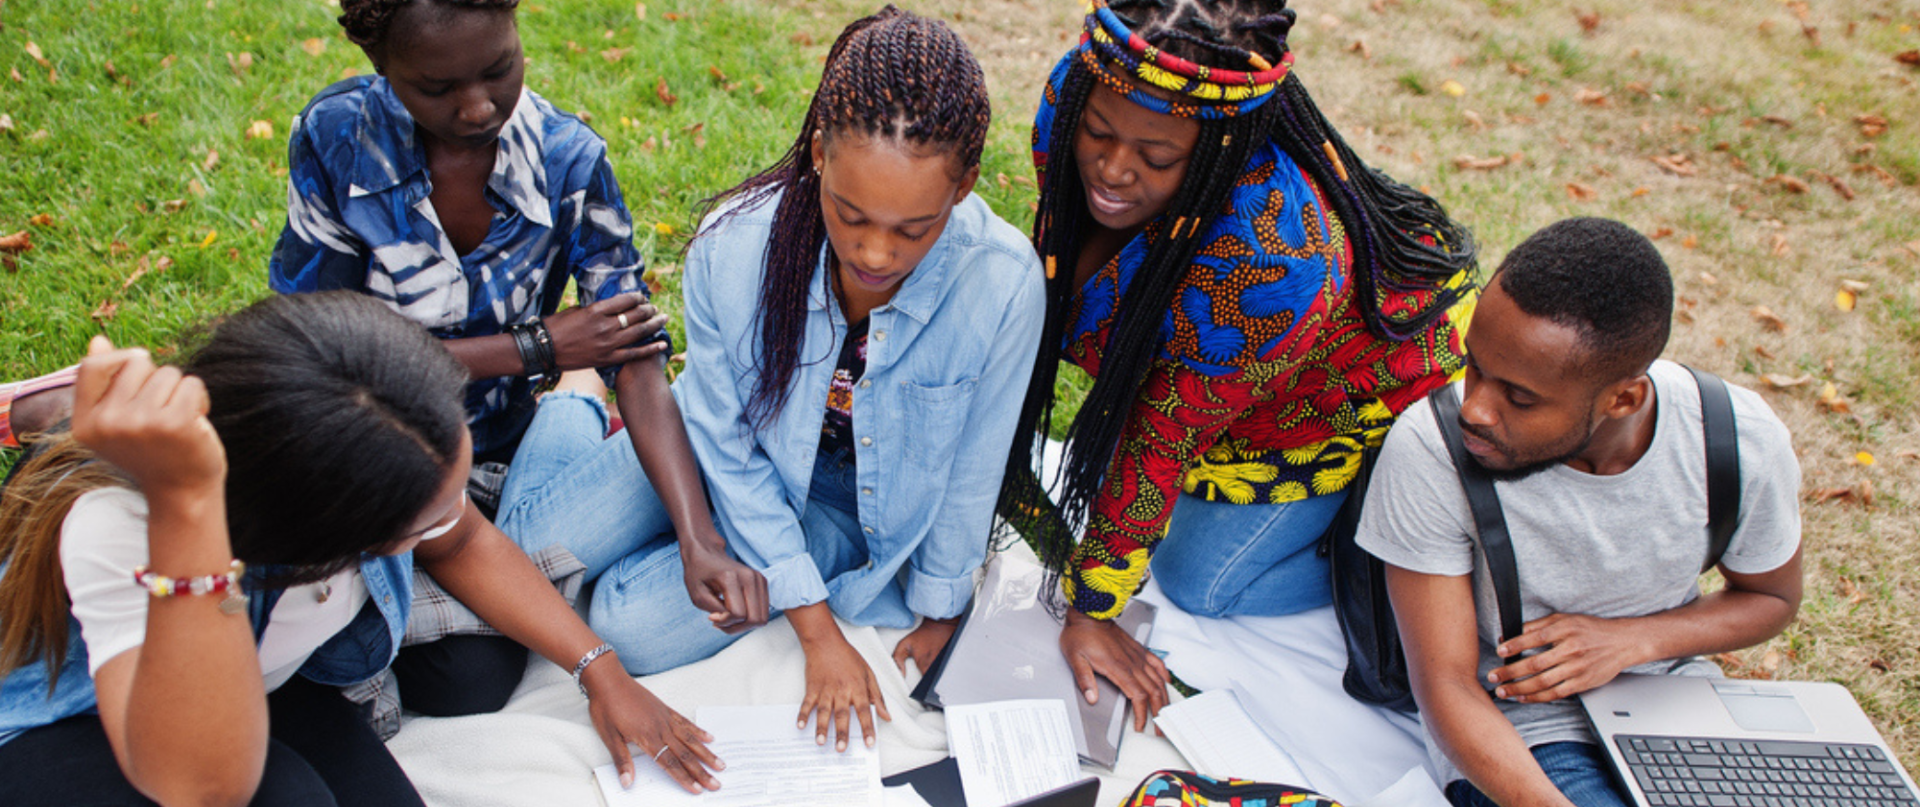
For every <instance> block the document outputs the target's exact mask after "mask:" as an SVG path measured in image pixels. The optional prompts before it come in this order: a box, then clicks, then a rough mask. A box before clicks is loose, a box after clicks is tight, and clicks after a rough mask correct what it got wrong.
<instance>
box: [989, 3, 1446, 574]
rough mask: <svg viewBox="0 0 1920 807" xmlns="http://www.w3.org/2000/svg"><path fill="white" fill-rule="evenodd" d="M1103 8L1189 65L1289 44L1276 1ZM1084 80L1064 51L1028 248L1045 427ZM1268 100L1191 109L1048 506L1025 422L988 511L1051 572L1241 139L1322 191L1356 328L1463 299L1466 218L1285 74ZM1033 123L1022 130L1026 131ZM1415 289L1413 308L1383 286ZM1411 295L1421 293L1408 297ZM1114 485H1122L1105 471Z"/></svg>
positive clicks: (1029, 403)
mask: <svg viewBox="0 0 1920 807" xmlns="http://www.w3.org/2000/svg"><path fill="white" fill-rule="evenodd" d="M1110 7H1111V8H1112V9H1113V11H1114V13H1116V14H1119V15H1121V17H1122V19H1124V20H1125V21H1126V22H1127V23H1128V25H1129V26H1131V27H1132V28H1133V30H1134V31H1135V32H1136V33H1139V34H1140V35H1141V36H1142V37H1143V38H1144V39H1146V40H1147V41H1148V42H1149V43H1152V44H1153V45H1155V46H1156V47H1160V48H1162V49H1164V50H1166V51H1168V52H1170V53H1173V54H1175V55H1178V56H1181V57H1182V58H1186V59H1188V60H1191V61H1193V62H1196V63H1198V64H1203V65H1209V66H1215V67H1223V68H1229V69H1244V68H1245V67H1246V62H1245V61H1244V59H1245V54H1246V53H1247V52H1248V51H1251V52H1254V53H1260V54H1265V55H1266V56H1267V57H1268V59H1269V60H1270V61H1272V62H1275V63H1277V62H1278V60H1279V57H1280V56H1281V54H1284V53H1286V52H1287V49H1288V48H1287V34H1288V33H1289V31H1290V30H1291V28H1292V26H1293V22H1294V12H1293V10H1291V9H1288V8H1285V3H1284V0H1185V2H1182V1H1181V0H1112V2H1111V4H1110ZM1097 83H1098V81H1097V79H1096V77H1095V76H1094V75H1093V74H1092V72H1090V71H1089V70H1088V69H1087V68H1086V66H1085V65H1083V64H1081V63H1079V61H1078V60H1075V61H1074V62H1073V63H1072V64H1071V66H1070V68H1069V72H1068V75H1067V77H1066V80H1065V82H1064V83H1063V86H1062V87H1061V90H1060V94H1059V96H1058V97H1057V98H1056V99H1055V105H1054V119H1053V130H1052V131H1051V132H1049V133H1047V134H1048V135H1050V138H1051V139H1050V143H1051V147H1050V154H1049V165H1048V170H1046V171H1045V172H1044V175H1043V177H1042V180H1041V183H1040V204H1039V210H1038V212H1037V214H1036V216H1035V219H1034V245H1035V247H1036V248H1038V250H1039V251H1040V254H1041V256H1042V258H1043V259H1044V260H1046V261H1048V262H1049V265H1050V266H1052V267H1053V268H1054V272H1053V277H1052V278H1051V279H1050V280H1049V281H1048V284H1047V330H1046V336H1045V337H1044V338H1043V339H1042V341H1041V345H1040V352H1039V356H1038V357H1037V359H1036V362H1035V365H1034V376H1033V380H1032V383H1031V384H1030V385H1029V387H1028V389H1027V398H1026V402H1025V404H1024V406H1023V407H1022V411H1021V422H1022V423H1023V424H1030V425H1033V426H1035V427H1036V428H1037V430H1038V431H1037V433H1038V434H1048V433H1050V432H1051V427H1052V413H1053V405H1054V398H1053V391H1054V383H1055V380H1056V378H1057V375H1058V370H1059V362H1060V355H1061V350H1062V340H1063V336H1064V333H1065V328H1066V321H1065V318H1066V311H1067V309H1068V307H1069V306H1070V304H1071V301H1072V299H1073V295H1074V294H1075V293H1076V292H1077V291H1078V289H1077V287H1076V285H1075V283H1074V274H1075V273H1074V271H1073V267H1074V266H1075V265H1076V264H1077V259H1078V256H1079V251H1080V242H1081V236H1082V234H1083V233H1085V232H1086V231H1087V230H1088V229H1089V228H1090V227H1091V226H1092V218H1091V216H1090V215H1089V214H1088V212H1087V204H1086V198H1085V192H1084V189H1083V187H1082V185H1081V180H1080V176H1079V174H1078V172H1077V170H1076V169H1075V166H1074V162H1073V161H1072V160H1071V159H1070V158H1071V156H1072V151H1071V150H1072V148H1073V146H1072V144H1073V142H1074V136H1075V134H1076V132H1077V131H1078V128H1079V126H1080V120H1081V116H1082V114H1083V113H1084V111H1085V109H1086V104H1087V98H1088V97H1089V96H1090V95H1091V94H1092V92H1093V88H1094V87H1095V86H1096V84H1097ZM1276 93H1277V96H1276V97H1275V98H1273V99H1272V100H1270V101H1268V102H1267V103H1265V104H1262V105H1260V106H1259V107H1256V108H1255V109H1254V110H1253V111H1252V112H1250V113H1248V114H1245V115H1239V116H1234V117H1226V118H1215V119H1203V120H1201V121H1199V123H1200V137H1199V140H1198V142H1197V144H1196V146H1195V148H1194V152H1193V155H1192V157H1191V158H1190V162H1189V164H1188V168H1187V173H1186V179H1185V180H1184V181H1183V182H1182V184H1181V186H1180V188H1179V190H1178V191H1176V193H1175V195H1174V197H1173V199H1172V200H1171V201H1170V203H1169V205H1168V208H1167V210H1166V212H1165V213H1164V214H1163V215H1162V216H1161V217H1160V219H1159V222H1158V223H1156V224H1150V225H1149V226H1158V227H1169V228H1171V229H1170V230H1169V231H1168V232H1166V233H1165V234H1164V235H1163V236H1162V237H1160V238H1159V239H1157V240H1155V241H1154V242H1152V243H1153V245H1152V247H1151V249H1150V250H1149V251H1148V254H1147V255H1146V257H1145V259H1144V260H1143V261H1142V262H1141V264H1140V269H1139V270H1138V272H1137V273H1136V274H1135V275H1134V278H1133V281H1132V282H1131V284H1129V286H1128V288H1127V291H1126V294H1125V296H1124V297H1123V299H1122V300H1121V301H1120V304H1119V306H1118V308H1117V311H1118V315H1117V316H1116V318H1115V322H1114V324H1113V327H1112V330H1111V332H1110V333H1109V335H1108V338H1107V343H1106V348H1105V350H1104V352H1103V353H1102V357H1101V361H1100V374H1099V376H1098V377H1097V378H1096V379H1095V380H1094V384H1093V389H1092V390H1091V391H1090V392H1089V393H1088V394H1087V398H1086V401H1085V402H1084V403H1083V404H1082V405H1081V408H1080V413H1079V415H1078V416H1077V417H1076V418H1075V420H1074V423H1073V425H1072V427H1071V428H1070V429H1069V430H1068V432H1067V442H1068V447H1067V452H1066V457H1065V459H1064V461H1063V463H1062V465H1061V470H1060V473H1061V476H1062V477H1063V482H1064V485H1063V486H1062V487H1061V489H1060V490H1059V491H1058V492H1059V494H1060V502H1059V504H1060V507H1059V508H1057V509H1056V508H1054V507H1052V506H1050V505H1049V502H1048V496H1047V494H1046V491H1045V490H1044V489H1043V488H1042V486H1041V484H1040V481H1039V479H1038V478H1037V477H1036V475H1035V474H1034V473H1033V471H1032V463H1033V457H1034V453H1033V450H1034V442H1033V441H1034V440H1035V436H1036V431H1035V430H1034V429H1026V428H1023V429H1021V430H1020V431H1019V433H1018V434H1017V435H1016V437H1015V440H1014V446H1013V451H1012V453H1011V454H1010V456H1009V457H1008V465H1007V475H1006V482H1005V485H1004V486H1003V489H1002V491H1001V510H1002V514H1003V515H1004V516H1006V517H1007V518H1008V519H1009V521H1011V522H1012V523H1013V524H1014V525H1015V527H1016V528H1017V529H1018V530H1019V531H1020V532H1021V533H1022V534H1023V535H1025V536H1026V537H1027V538H1028V540H1029V542H1030V543H1031V544H1032V545H1033V546H1034V548H1035V550H1036V552H1038V554H1039V555H1040V558H1041V560H1042V562H1043V563H1045V564H1046V566H1047V567H1048V569H1050V570H1052V571H1054V572H1055V573H1059V572H1061V571H1064V570H1065V568H1066V566H1067V563H1068V561H1069V559H1070V558H1071V556H1072V554H1073V550H1074V546H1075V543H1076V541H1077V536H1078V535H1079V533H1080V531H1081V530H1083V529H1084V528H1085V521H1086V518H1087V511H1088V508H1089V507H1090V506H1091V503H1092V501H1093V499H1094V498H1095V495H1096V494H1097V492H1098V488H1099V485H1100V484H1101V482H1102V479H1103V477H1104V475H1105V471H1106V468H1107V465H1108V464H1109V463H1110V461H1111V459H1112V457H1113V452H1114V450H1115V448H1116V447H1117V446H1118V445H1119V441H1120V437H1121V434H1122V433H1123V432H1124V431H1125V429H1126V426H1127V422H1128V416H1129V414H1130V412H1131V410H1132V408H1133V405H1134V402H1135V401H1136V399H1137V398H1138V396H1139V391H1140V386H1141V384H1142V383H1143V382H1144V380H1145V379H1146V375H1147V372H1148V370H1149V369H1151V366H1152V362H1153V360H1154V358H1155V356H1156V355H1157V354H1158V353H1159V351H1160V349H1161V342H1162V335H1161V327H1162V323H1163V321H1164V319H1165V317H1166V314H1167V311H1168V310H1169V309H1170V307H1171V306H1172V304H1173V301H1174V294H1175V292H1176V291H1177V290H1178V289H1179V286H1180V283H1181V281H1182V280H1183V279H1184V278H1185V277H1186V274H1187V271H1188V269H1189V267H1190V266H1191V264H1192V261H1193V256H1194V253H1195V251H1196V250H1197V249H1199V248H1200V247H1201V245H1202V244H1201V237H1202V236H1203V235H1204V234H1205V233H1206V232H1207V231H1208V230H1209V229H1210V227H1211V225H1212V223H1213V220H1214V218H1215V217H1216V216H1218V215H1222V214H1228V215H1231V213H1232V211H1231V210H1229V209H1228V205H1229V198H1230V197H1229V194H1230V192H1231V191H1232V189H1233V186H1234V183H1235V182H1237V181H1238V180H1239V179H1240V175H1241V173H1242V171H1243V170H1244V169H1245V166H1246V162H1247V160H1248V158H1249V156H1250V154H1251V152H1252V149H1253V148H1254V147H1255V146H1256V145H1258V144H1259V143H1260V142H1261V141H1262V140H1266V141H1271V142H1272V143H1274V144H1275V145H1277V146H1279V147H1280V148H1281V150H1282V151H1284V152H1286V154H1287V156H1288V157H1289V158H1291V159H1292V160H1293V161H1294V162H1295V163H1297V164H1298V165H1300V166H1301V167H1302V168H1303V169H1304V170H1305V171H1306V172H1307V175H1308V176H1309V177H1310V178H1311V179H1312V180H1313V182H1314V184H1315V185H1316V186H1318V187H1319V188H1320V190H1321V191H1322V193H1323V194H1324V196H1325V198H1326V199H1327V200H1328V202H1329V204H1330V205H1331V207H1332V211H1331V212H1332V213H1333V215H1334V217H1335V218H1337V219H1338V220H1339V221H1340V222H1342V223H1343V224H1344V226H1345V227H1346V231H1347V235H1348V237H1349V238H1350V241H1351V244H1352V249H1353V266H1354V281H1355V282H1354V284H1353V286H1352V287H1351V289H1352V291H1351V293H1352V294H1355V295H1359V297H1360V306H1359V307H1360V310H1361V312H1362V315H1363V317H1364V318H1365V320H1366V324H1367V326H1368V327H1369V328H1370V329H1371V330H1372V331H1373V332H1374V333H1375V334H1376V335H1378V336H1380V337H1382V338H1385V339H1392V340H1396V341H1398V340H1405V339H1408V338H1412V337H1413V336H1416V335H1418V334H1420V333H1422V332H1424V331H1425V330H1426V329H1428V328H1429V327H1430V326H1431V325H1432V324H1433V323H1434V321H1436V320H1437V319H1438V318H1440V317H1442V316H1444V315H1445V313H1446V311H1447V310H1448V309H1449V308H1451V307H1452V305H1453V304H1454V303H1455V302H1457V301H1458V300H1459V299H1460V297H1461V296H1462V295H1463V294H1465V293H1466V292H1467V291H1468V289H1467V288H1453V289H1448V288H1446V284H1447V282H1448V281H1449V280H1451V279H1452V278H1454V277H1455V276H1456V275H1458V274H1459V273H1460V272H1461V271H1462V270H1471V269H1472V268H1473V267H1474V266H1475V247H1474V244H1473V239H1472V236H1471V234H1470V233H1469V232H1468V231H1467V230H1466V228H1465V227H1463V226H1461V225H1459V224H1458V223H1456V222H1454V221H1453V220H1452V219H1450V218H1448V216H1447V214H1446V211H1445V210H1444V209H1443V208H1442V207H1441V206H1440V204H1439V203H1438V202H1436V201H1434V200H1433V199H1432V198H1431V197H1429V196H1427V195H1426V194H1423V193H1420V192H1418V191H1416V190H1414V189H1412V188H1409V187H1407V186H1406V185H1403V184H1401V183H1399V182H1396V181H1395V180H1393V179H1392V178H1390V177H1387V176H1386V175H1385V174H1382V173H1380V172H1378V171H1376V170H1374V169H1372V168H1371V167H1368V166H1367V165H1365V164H1364V163H1362V162H1361V160H1360V158H1359V157H1358V156H1357V155H1355V154H1354V153H1353V150H1352V149H1351V148H1349V147H1348V146H1347V144H1346V142H1345V140H1344V139H1342V138H1341V137H1340V134H1339V132H1337V131H1336V130H1335V129H1334V128H1333V126H1332V124H1330V123H1328V122H1327V120H1326V119H1325V118H1324V117H1323V116H1322V115H1321V114H1320V110H1319V108H1318V107H1317V106H1315V104H1314V102H1313V99H1312V97H1311V96H1309V95H1308V94H1307V89H1306V86H1305V85H1304V84H1302V83H1301V81H1300V79H1299V78H1298V77H1297V76H1295V75H1291V74H1290V75H1288V77H1287V78H1286V80H1285V81H1283V82H1282V83H1281V85H1280V87H1279V88H1278V89H1277V90H1276ZM1040 135H1041V133H1039V132H1036V133H1035V137H1036V139H1037V138H1038V137H1040ZM1409 294H1411V295H1416V297H1415V299H1417V300H1420V301H1421V302H1422V303H1423V304H1421V305H1414V306H1409V305H1406V302H1407V301H1406V300H1405V299H1400V300H1396V301H1395V305H1394V306H1393V311H1394V313H1390V312H1389V311H1386V310H1383V304H1385V303H1387V302H1388V300H1389V297H1390V296H1395V295H1409ZM1418 295H1424V297H1420V296H1418ZM1106 483H1107V484H1108V485H1116V486H1117V485H1119V484H1120V483H1121V480H1117V479H1114V480H1106Z"/></svg>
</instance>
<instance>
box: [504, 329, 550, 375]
mask: <svg viewBox="0 0 1920 807" xmlns="http://www.w3.org/2000/svg"><path fill="white" fill-rule="evenodd" d="M507 335H508V336H511V337H513V347H514V349H515V350H518V351H519V352H520V374H521V375H529V376H530V375H533V374H535V373H538V372H540V368H541V366H542V364H541V362H540V347H539V342H538V341H536V340H535V339H534V338H533V328H532V326H530V325H526V324H519V325H508V326H507Z"/></svg>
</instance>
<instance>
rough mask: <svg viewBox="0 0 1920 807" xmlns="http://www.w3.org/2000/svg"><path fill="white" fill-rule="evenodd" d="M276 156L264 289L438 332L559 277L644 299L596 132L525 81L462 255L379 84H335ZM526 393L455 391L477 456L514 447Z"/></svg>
mask: <svg viewBox="0 0 1920 807" xmlns="http://www.w3.org/2000/svg"><path fill="white" fill-rule="evenodd" d="M288 151H289V153H288V158H287V159H288V170H289V174H288V183H287V185H288V187H287V226H286V229H285V230H284V231H282V232H281V234H280V242H279V244H278V245H277V246H275V247H274V250H273V260H272V263H271V266H270V269H269V272H270V282H271V284H272V286H273V290H274V291H276V292H280V293H282V294H293V293H299V292H310V291H325V290H329V289H351V290H353V291H358V292H361V293H364V294H370V295H372V296H374V297H376V298H378V299H380V300H382V301H384V302H386V303H387V304H388V305H391V306H393V308H394V310H396V311H399V312H400V313H401V314H404V315H406V316H407V317H408V318H409V319H412V320H413V321H415V322H418V323H420V324H421V325H422V326H424V327H426V328H427V329H429V330H430V331H431V332H432V333H433V334H434V335H435V336H438V337H440V338H442V339H457V338H465V337H476V336H491V335H494V334H498V333H502V332H503V331H504V330H505V329H506V326H508V325H512V324H515V323H520V322H526V321H529V320H532V319H534V318H536V317H542V316H547V315H550V314H552V313H553V312H554V310H555V309H556V308H557V307H558V306H559V302H560V293H561V290H562V288H563V287H565V286H566V283H567V279H568V278H569V277H571V278H573V279H574V280H575V281H576V282H577V283H578V285H579V298H580V301H581V303H582V304H586V303H592V302H597V301H600V300H605V299H607V298H609V297H613V296H615V295H619V294H623V293H628V292H639V293H641V294H645V287H644V285H643V284H642V283H641V280H640V273H641V270H642V269H643V266H642V263H641V258H640V253H639V252H638V251H637V250H636V249H634V246H633V220H632V217H631V216H630V215H629V214H628V213H627V207H626V204H625V202H624V201H622V199H621V196H620V186H619V183H618V182H616V181H615V180H614V176H613V168H612V166H611V165H609V164H608V163H607V144H606V141H605V140H602V139H601V138H600V136H599V135H597V134H595V133H594V132H593V130H592V129H589V128H587V125H586V124H584V123H581V122H580V120H579V119H578V118H575V117H574V116H572V115H570V114H567V113H564V112H561V111H559V110H557V109H555V108H554V107H553V105H552V104H550V103H548V102H547V100H546V99H544V98H541V97H540V96H539V95H537V94H535V93H534V92H533V91H532V90H523V91H522V92H521V95H520V103H519V104H518V105H517V106H516V107H515V109H514V112H513V117H512V118H511V119H510V120H509V121H508V122H507V125H506V128H505V129H504V130H502V131H501V133H500V150H499V156H497V157H496V158H495V159H494V167H493V176H492V177H491V178H490V179H488V180H487V188H486V195H487V202H488V204H490V205H492V206H493V209H494V216H493V226H492V227H491V228H490V229H489V230H488V231H487V236H486V239H485V240H484V241H483V242H482V243H481V244H480V246H479V247H478V248H476V249H474V250H473V251H472V252H470V253H468V254H466V255H460V254H458V253H457V252H456V251H455V250H454V248H453V244H452V243H451V242H450V241H448V240H447V236H446V232H445V231H444V230H443V229H442V228H441V226H440V219H439V217H438V216H437V215H435V213H434V209H433V204H432V203H431V202H430V201H429V200H428V195H429V194H430V193H431V192H432V189H433V186H432V183H431V181H430V179H429V177H428V176H427V157H426V151H425V150H424V149H423V148H422V146H421V144H420V141H419V140H418V139H417V138H416V137H415V135H414V124H413V118H412V117H411V116H409V115H408V114H407V110H406V108H405V107H403V106H401V105H400V101H399V99H398V98H396V97H394V94H393V90H392V88H391V87H390V86H389V85H388V84H387V81H386V79H383V78H378V77H361V78H353V79H348V80H346V81H342V82H340V83H338V84H335V85H333V86H332V87H328V88H327V89H326V90H324V91H322V92H321V93H320V94H319V95H318V96H315V98H314V99H313V101H312V102H310V103H309V104H308V105H307V108H306V110H305V111H304V112H302V113H301V114H300V117H299V118H298V119H296V121H295V123H294V127H293V135H292V143H291V145H290V146H289V149H288ZM666 338H667V337H666V334H665V333H664V332H662V333H659V334H655V335H654V336H653V337H652V338H651V339H650V340H649V341H658V340H665V339H666ZM605 372H606V373H608V374H609V382H611V375H610V373H611V369H609V370H607V371H605ZM533 390H534V381H533V380H531V379H527V378H522V377H517V376H508V377H505V378H488V379H481V380H478V381H474V382H473V383H472V384H469V385H468V387H467V415H468V422H469V425H471V427H472V429H473V446H474V452H475V453H476V454H479V455H481V456H488V455H495V456H497V455H498V454H499V453H500V452H504V451H509V450H511V448H512V447H513V445H514V444H515V443H516V442H517V441H518V440H519V438H520V435H521V433H523V432H524V431H525V430H526V425H527V422H528V421H529V420H530V419H531V418H532V416H533Z"/></svg>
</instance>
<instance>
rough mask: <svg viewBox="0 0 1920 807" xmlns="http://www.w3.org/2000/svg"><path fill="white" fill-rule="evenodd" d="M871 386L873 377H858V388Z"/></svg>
mask: <svg viewBox="0 0 1920 807" xmlns="http://www.w3.org/2000/svg"><path fill="white" fill-rule="evenodd" d="M871 386H873V379H871V378H862V379H860V388H861V389H866V388H868V387H871Z"/></svg>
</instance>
